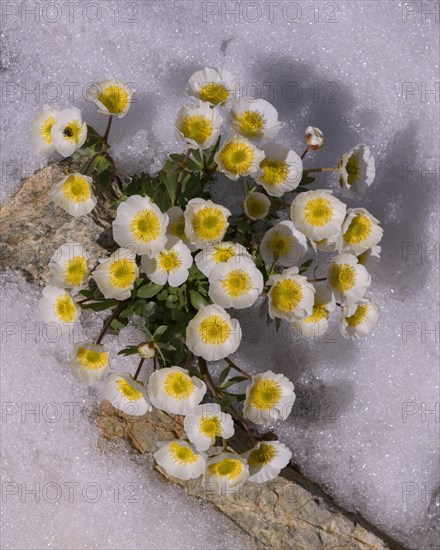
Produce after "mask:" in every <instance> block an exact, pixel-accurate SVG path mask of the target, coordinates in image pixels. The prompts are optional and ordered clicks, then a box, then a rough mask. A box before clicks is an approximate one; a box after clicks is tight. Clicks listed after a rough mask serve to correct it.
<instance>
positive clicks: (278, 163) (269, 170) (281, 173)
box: [260, 159, 287, 187]
mask: <svg viewBox="0 0 440 550" xmlns="http://www.w3.org/2000/svg"><path fill="white" fill-rule="evenodd" d="M260 168H261V169H262V170H263V175H262V179H263V180H264V183H266V185H270V186H273V187H275V186H276V185H279V184H280V183H282V182H283V181H285V179H286V178H287V164H286V163H285V162H284V160H270V159H264V160H263V161H262V162H261V163H260Z"/></svg>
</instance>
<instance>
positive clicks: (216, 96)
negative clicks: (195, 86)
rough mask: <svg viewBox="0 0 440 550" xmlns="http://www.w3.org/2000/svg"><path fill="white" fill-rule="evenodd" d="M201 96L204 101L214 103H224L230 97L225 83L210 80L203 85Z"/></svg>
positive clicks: (200, 91)
mask: <svg viewBox="0 0 440 550" xmlns="http://www.w3.org/2000/svg"><path fill="white" fill-rule="evenodd" d="M199 97H200V99H201V100H202V101H208V102H209V103H212V104H213V105H218V104H219V103H224V102H225V101H226V100H227V99H228V97H229V92H228V89H227V88H226V86H225V85H224V84H221V83H220V84H217V83H216V82H209V83H207V84H203V85H202V86H201V88H200V90H199Z"/></svg>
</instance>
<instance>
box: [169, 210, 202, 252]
mask: <svg viewBox="0 0 440 550" xmlns="http://www.w3.org/2000/svg"><path fill="white" fill-rule="evenodd" d="M165 214H166V215H167V216H168V220H169V223H168V228H167V235H172V236H173V237H177V238H179V239H180V240H181V241H183V242H184V243H185V244H186V246H187V247H188V248H189V249H190V250H191V252H194V251H195V250H197V247H196V246H194V245H193V244H192V243H191V242H190V240H189V239H188V237H187V236H186V234H185V216H184V213H183V210H182V209H181V208H180V206H172V207H171V208H169V209H168V210H167V211H166V212H165Z"/></svg>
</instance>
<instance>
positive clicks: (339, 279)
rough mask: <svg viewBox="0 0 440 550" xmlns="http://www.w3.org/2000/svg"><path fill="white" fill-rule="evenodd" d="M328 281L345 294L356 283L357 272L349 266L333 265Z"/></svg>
mask: <svg viewBox="0 0 440 550" xmlns="http://www.w3.org/2000/svg"><path fill="white" fill-rule="evenodd" d="M328 280H329V283H330V284H331V286H332V287H334V288H336V289H337V290H339V292H345V291H347V290H350V288H352V287H353V286H354V285H355V283H356V272H355V270H354V269H353V268H352V267H351V266H349V265H347V264H332V265H331V266H330V269H329V273H328Z"/></svg>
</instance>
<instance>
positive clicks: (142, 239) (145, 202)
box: [113, 195, 168, 258]
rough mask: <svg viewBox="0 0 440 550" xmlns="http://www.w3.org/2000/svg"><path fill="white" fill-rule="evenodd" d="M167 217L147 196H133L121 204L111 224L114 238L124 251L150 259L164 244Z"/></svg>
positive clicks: (165, 240)
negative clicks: (125, 249) (127, 249)
mask: <svg viewBox="0 0 440 550" xmlns="http://www.w3.org/2000/svg"><path fill="white" fill-rule="evenodd" d="M167 227H168V216H167V215H166V214H162V212H161V211H160V209H159V208H158V207H157V206H156V205H155V204H154V203H153V202H151V199H150V198H149V197H141V196H140V195H132V196H131V197H128V199H127V200H126V201H125V202H122V203H121V204H120V205H119V206H118V209H117V211H116V219H115V220H114V222H113V238H114V239H115V241H116V242H117V243H118V244H119V246H123V247H125V248H129V249H130V250H133V252H136V254H142V255H144V254H145V255H147V256H150V258H151V257H153V256H154V255H155V254H157V253H158V252H160V251H161V250H162V248H163V247H164V246H165V243H166V242H167V237H166V230H167Z"/></svg>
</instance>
